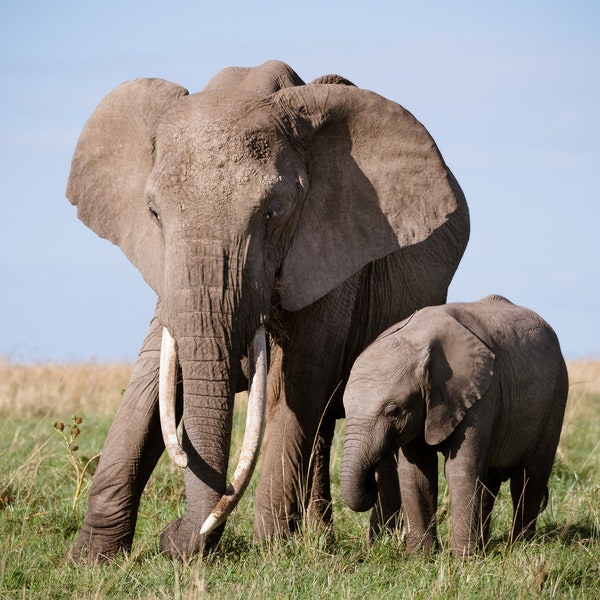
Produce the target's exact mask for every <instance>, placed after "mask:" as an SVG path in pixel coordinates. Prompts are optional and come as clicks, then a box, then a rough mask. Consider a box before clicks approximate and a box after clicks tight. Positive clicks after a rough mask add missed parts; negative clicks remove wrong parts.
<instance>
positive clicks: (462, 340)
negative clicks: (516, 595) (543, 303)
mask: <svg viewBox="0 0 600 600" xmlns="http://www.w3.org/2000/svg"><path fill="white" fill-rule="evenodd" d="M567 392H568V377H567V371H566V367H565V363H564V360H563V357H562V354H561V351H560V346H559V343H558V340H557V338H556V335H555V333H554V331H552V329H551V328H550V327H549V325H548V324H547V323H545V322H544V321H543V320H542V319H541V318H540V317H539V316H538V315H536V314H535V313H533V312H532V311H530V310H528V309H525V308H521V307H519V306H516V305H514V304H512V303H511V302H509V301H508V300H506V299H505V298H502V297H501V296H488V297H486V298H484V299H482V300H480V301H479V302H472V303H453V304H446V305H445V306H436V307H429V308H425V309H423V310H420V311H418V312H417V313H416V314H415V315H413V316H411V317H409V318H408V319H406V320H404V321H403V322H402V323H399V324H398V325H395V326H393V327H391V328H390V329H389V330H388V331H386V332H384V333H383V334H381V336H380V337H379V338H377V340H376V341H375V342H373V344H371V345H370V346H369V347H368V348H367V349H366V350H365V351H364V352H363V353H362V354H361V355H360V356H359V358H358V359H357V360H356V362H355V364H354V366H353V367H352V371H351V374H350V379H349V381H348V384H347V386H346V391H345V394H344V407H345V409H346V439H345V442H344V456H343V460H342V471H341V488H342V496H343V498H344V500H345V502H346V503H347V504H348V505H349V506H350V507H351V508H353V509H355V510H366V509H367V508H369V507H370V506H371V505H372V504H373V502H374V501H375V497H374V493H375V491H376V485H375V482H374V477H373V469H374V467H375V465H376V464H377V462H378V460H379V458H380V457H381V456H383V455H385V454H387V453H388V452H389V450H390V449H391V448H398V447H400V451H399V455H398V470H399V475H400V488H401V493H402V507H403V513H404V516H405V521H406V522H405V526H406V540H407V547H408V550H409V551H410V552H412V551H414V550H415V549H417V548H419V547H421V546H424V547H425V549H426V550H427V551H429V550H430V549H431V547H432V546H433V544H434V542H435V538H436V531H435V511H436V505H437V478H438V469H437V452H438V451H439V452H442V453H443V455H444V457H445V460H446V463H445V472H446V479H447V482H448V490H449V493H450V514H451V520H452V549H453V551H454V552H455V553H456V554H459V555H461V556H463V555H469V554H471V553H472V552H473V551H474V550H475V549H476V548H477V546H478V545H485V543H486V541H487V539H488V535H489V526H490V513H491V510H492V507H493V504H494V499H495V496H496V495H497V493H498V490H499V489H500V484H501V482H502V481H505V480H507V479H509V478H510V490H511V495H512V501H513V507H514V521H513V527H512V534H511V537H512V539H517V538H519V537H521V536H522V535H525V534H531V533H533V532H534V531H535V522H536V518H537V516H538V513H539V511H540V507H541V506H542V504H543V502H544V499H545V498H546V497H547V493H548V489H547V484H548V478H549V476H550V471H551V469H552V463H553V461H554V455H555V452H556V447H557V444H558V440H559V437H560V431H561V426H562V420H563V414H564V409H565V403H566V399H567Z"/></svg>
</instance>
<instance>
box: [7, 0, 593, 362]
mask: <svg viewBox="0 0 600 600" xmlns="http://www.w3.org/2000/svg"><path fill="white" fill-rule="evenodd" d="M217 4H218V6H217ZM271 58H277V59H281V60H284V61H286V62H288V63H289V64H290V65H291V66H292V67H293V68H294V69H295V70H296V71H297V72H298V73H299V75H300V76H301V77H302V78H303V79H304V80H306V81H310V80H311V79H313V78H315V77H317V76H319V75H322V74H325V73H332V72H335V73H339V74H341V75H344V76H346V77H348V78H349V79H351V80H352V81H354V82H355V83H356V84H357V85H359V86H361V87H364V88H368V89H371V90H374V91H376V92H378V93H380V94H382V95H384V96H386V97H388V98H390V99H393V100H395V101H397V102H399V103H400V104H402V105H403V106H405V107H406V108H408V109H409V110H410V111H411V112H412V113H413V114H414V115H415V116H416V117H417V118H418V119H419V120H420V121H421V122H422V123H423V124H424V125H425V126H426V127H427V129H428V130H429V131H430V133H431V134H432V135H433V137H434V139H435V140H436V142H437V144H438V146H439V148H440V150H441V152H442V154H443V155H444V158H445V159H446V162H447V163H448V164H449V165H450V167H451V169H452V170H453V172H454V174H455V175H456V177H457V179H458V180H459V182H460V184H461V186H462V188H463V190H464V192H465V194H466V196H467V201H468V203H469V207H470V211H471V224H472V235H471V240H470V243H469V247H468V248H467V252H466V254H465V257H464V259H463V262H462V263H461V265H460V267H459V269H458V272H457V274H456V277H455V279H454V281H453V283H452V286H451V288H450V297H449V300H474V299H477V298H480V297H482V296H484V295H486V294H488V293H491V292H496V293H501V294H504V295H506V296H507V297H508V298H510V299H511V300H513V301H514V302H516V303H518V304H523V305H525V306H528V307H530V308H533V309H534V310H536V311H537V312H539V313H540V314H541V315H542V316H543V317H545V318H546V319H547V320H548V321H549V322H550V324H551V325H552V326H553V327H554V328H555V329H556V331H557V333H558V335H559V338H560V340H561V343H562V346H563V350H564V353H565V355H566V356H567V358H571V359H575V358H586V357H592V358H600V251H599V250H600V240H599V233H598V232H599V228H600V202H599V201H600V192H599V185H598V173H599V167H600V143H599V141H598V140H599V139H600V117H599V107H600V3H598V2H597V1H596V0H595V1H591V0H590V1H580V0H571V1H569V2H566V1H563V2H553V1H527V0H521V1H519V2H513V1H505V2H501V3H500V2H494V3H491V2H481V1H480V2H460V1H454V2H438V1H428V0H422V1H420V2H418V3H417V2H414V1H411V2H404V1H402V0H400V1H399V0H395V1H379V0H370V1H368V2H352V1H351V0H346V1H345V2H325V0H321V1H320V2H314V1H312V0H304V1H303V2H289V3H288V2H282V1H279V2H259V1H256V2H238V1H228V2H223V3H216V2H200V1H197V2H192V1H184V0H171V1H170V2H168V3H167V2H164V1H163V2H155V1H153V0H146V1H143V2H141V1H140V2H138V1H135V2H134V1H132V2H127V1H124V0H120V1H118V2H117V1H115V0H103V1H102V2H86V1H83V0H78V1H75V0H73V1H66V0H55V1H53V2H46V1H41V0H40V1H33V0H20V1H19V2H11V3H8V2H5V3H3V4H2V6H1V7H0V86H1V93H0V178H1V181H2V185H1V187H0V203H1V208H2V213H1V214H2V217H1V220H0V227H1V232H2V233H1V235H0V275H1V277H2V285H1V286H0V358H6V359H8V360H11V361H14V362H42V361H60V362H65V361H83V360H98V361H121V360H132V359H133V358H134V357H135V356H136V354H137V351H138V349H139V346H140V344H141V342H142V340H143V338H144V335H145V332H146V329H147V325H148V322H149V319H150V317H151V315H152V311H153V306H154V303H155V297H154V294H153V292H152V291H151V290H150V289H149V288H148V287H147V285H146V284H145V283H144V282H143V280H142V278H141V276H140V275H139V274H138V273H137V271H136V270H135V269H134V268H133V266H131V265H130V263H129V262H128V261H127V259H126V258H125V257H124V255H122V254H121V252H120V250H119V249H118V248H116V247H115V246H112V245H111V244H110V243H108V242H106V241H104V240H101V239H99V238H97V237H96V236H95V234H93V233H92V232H91V231H89V230H88V229H87V228H86V227H85V226H83V224H81V223H80V222H79V221H78V220H77V219H76V217H75V210H74V209H73V207H71V205H70V204H69V203H68V201H67V200H66V199H65V197H64V189H65V184H66V180H67V177H68V173H69V168H70V161H71V156H72V153H73V149H74V147H75V144H76V142H77V138H78V136H79V133H80V131H81V129H82V127H83V125H84V123H85V121H86V119H87V118H88V117H89V115H90V114H91V113H92V111H93V110H94V108H95V107H96V105H97V104H98V102H99V101H100V100H101V99H102V97H103V96H104V95H105V94H106V93H108V92H109V91H110V90H111V89H112V88H113V87H115V86H116V85H118V84H119V83H121V82H122V81H125V80H128V79H133V78H136V77H161V78H163V79H167V80H170V81H173V82H176V83H179V84H181V85H183V86H184V87H186V88H187V89H189V90H190V91H192V92H193V91H198V90H200V89H201V88H202V87H203V86H204V84H205V83H206V82H207V81H208V79H210V77H211V76H212V75H213V74H214V73H216V72H217V71H218V70H219V69H221V68H223V67H225V66H229V65H240V66H253V65H258V64H261V63H262V62H264V61H265V60H268V59H271Z"/></svg>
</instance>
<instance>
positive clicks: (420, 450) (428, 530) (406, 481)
mask: <svg viewBox="0 0 600 600" xmlns="http://www.w3.org/2000/svg"><path fill="white" fill-rule="evenodd" d="M398 476H399V479H400V492H401V496H402V512H403V516H404V528H405V531H406V550H407V552H408V553H409V554H410V553H412V552H414V551H415V550H418V549H420V548H423V550H424V551H425V552H426V553H429V552H431V550H432V549H433V547H434V546H435V543H436V539H437V533H436V511H437V496H438V457H437V450H436V449H435V448H433V447H432V446H428V445H427V444H426V443H425V440H424V438H423V436H422V435H421V436H420V437H419V438H417V439H416V440H414V441H413V442H411V443H409V444H407V445H405V446H403V447H402V448H400V450H399V451H398Z"/></svg>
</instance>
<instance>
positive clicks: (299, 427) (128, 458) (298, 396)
mask: <svg viewBox="0 0 600 600" xmlns="http://www.w3.org/2000/svg"><path fill="white" fill-rule="evenodd" d="M67 197H68V199H69V200H70V201H71V203H72V204H74V205H76V206H77V214H78V217H79V218H80V219H81V220H82V221H83V222H84V223H85V224H86V225H87V226H89V227H90V228H91V229H92V230H94V231H95V232H96V233H97V234H98V235H99V236H101V237H104V238H106V239H108V240H110V241H111V242H113V243H115V244H118V245H119V247H120V248H121V249H122V250H123V252H124V253H125V255H126V256H127V257H128V258H129V259H130V260H131V262H132V263H133V264H134V265H135V266H136V267H137V268H138V269H139V271H140V272H141V274H142V275H143V277H144V278H145V280H146V281H147V282H148V284H149V285H150V286H151V287H152V288H153V289H154V290H155V291H156V293H157V296H158V302H157V307H156V312H155V314H154V318H153V319H152V322H151V325H150V331H149V333H148V336H147V338H146V340H145V342H144V344H143V346H142V349H141V352H140V355H139V358H138V360H137V362H136V364H135V366H134V370H133V375H132V377H131V381H130V383H129V385H128V387H127V391H126V393H125V395H124V397H123V399H122V403H121V407H120V409H119V411H118V414H117V416H116V418H115V420H114V423H113V425H112V427H111V429H110V432H109V434H108V437H107V440H106V443H105V446H104V449H103V452H102V458H101V461H100V464H99V466H98V470H97V472H96V474H95V476H94V479H93V482H92V485H91V488H90V491H89V499H88V505H87V511H86V515H85V519H84V523H83V526H82V529H81V531H80V534H79V536H78V538H77V540H76V541H75V543H74V545H73V547H72V549H71V555H72V556H73V557H75V558H84V557H91V558H92V559H94V560H98V559H100V560H102V559H105V558H106V557H109V556H111V555H113V554H115V553H116V552H118V551H119V550H121V549H128V548H130V546H131V544H132V541H133V534H134V529H135V523H136V515H137V509H138V504H139V499H140V495H141V493H142V491H143V489H144V486H145V485H146V482H147V480H148V477H149V476H150V474H151V472H152V470H153V468H154V466H155V464H156V462H157V460H158V458H159V457H160V455H161V453H162V452H163V450H164V447H165V446H164V443H163V439H162V435H161V425H160V421H159V409H158V400H157V398H158V396H159V387H160V384H159V370H160V369H159V362H160V360H161V339H162V340H164V339H165V338H166V339H169V340H170V342H169V343H172V344H173V346H172V347H174V348H175V349H176V353H177V362H176V365H177V367H176V368H177V378H178V384H177V386H176V396H175V397H176V418H177V419H182V420H183V433H182V441H181V444H182V447H183V450H184V452H185V454H186V455H187V458H186V460H187V466H186V467H185V469H184V479H185V488H186V503H185V511H184V513H183V516H182V517H181V518H179V519H177V520H176V521H174V522H172V523H171V524H169V525H168V526H167V527H166V529H165V530H164V532H163V534H162V536H161V548H162V550H163V551H164V552H166V553H169V554H171V555H173V556H189V555H191V554H193V553H195V552H200V551H206V550H207V549H209V548H211V547H213V546H214V545H215V543H216V542H217V541H218V539H219V537H220V535H221V533H222V530H223V525H224V523H223V522H221V521H222V519H223V518H224V517H223V516H221V517H220V520H218V521H214V522H215V523H217V526H216V528H214V530H212V531H208V530H207V531H205V530H204V529H203V523H205V522H207V519H208V518H209V516H210V515H212V514H213V513H211V511H213V509H214V508H215V505H217V504H219V503H220V502H221V501H222V500H223V499H224V498H225V499H227V497H228V494H230V493H231V492H232V490H231V488H230V489H228V487H227V483H226V479H227V464H228V458H229V451H230V448H229V446H230V435H231V424H232V412H233V403H234V397H235V392H236V391H239V390H243V389H246V388H247V386H248V383H247V379H248V369H247V368H246V366H245V365H246V364H247V360H246V358H247V354H248V352H247V347H248V345H249V344H250V343H251V340H252V339H253V336H254V335H255V332H257V331H259V330H260V328H261V326H263V325H264V326H265V327H266V330H267V334H268V343H269V371H268V383H267V389H268V407H267V428H266V432H265V438H264V441H263V446H262V464H261V470H260V478H259V481H258V485H257V492H256V495H255V499H254V505H255V525H254V529H255V538H256V539H257V540H262V539H268V538H270V537H271V536H273V535H276V534H277V535H279V534H286V533H287V532H290V531H293V530H294V528H295V527H296V526H297V523H298V520H299V519H300V518H301V516H302V515H306V514H308V515H309V517H314V518H315V519H316V520H317V521H320V522H326V523H328V522H330V519H331V509H330V500H331V498H330V491H329V447H330V444H331V439H332V436H333V430H334V424H335V419H336V418H337V417H340V416H342V415H343V412H342V403H341V399H342V391H343V386H340V385H339V384H340V381H342V380H343V379H344V378H345V377H347V375H348V373H349V370H350V366H351V365H352V363H353V361H354V359H355V358H356V357H357V356H358V354H359V353H360V351H361V350H362V349H363V348H364V347H365V346H366V345H367V344H368V343H369V342H370V341H372V340H373V339H375V337H376V336H377V335H378V334H379V333H381V332H382V331H383V330H384V329H386V328H387V327H389V326H390V325H392V323H395V322H397V321H398V320H400V319H402V318H405V317H407V316H408V315H409V314H411V313H413V312H414V311H415V310H416V309H418V308H420V307H423V306H426V305H432V304H440V303H444V302H445V301H446V293H447V288H448V285H449V284H450V281H451V279H452V277H453V275H454V272H455V270H456V268H457V266H458V263H459V261H460V259H461V257H462V255H463V252H464V250H465V247H466V244H467V241H468V237H469V215H468V209H467V205H466V202H465V199H464V196H463V193H462V191H461V189H460V187H459V185H458V183H457V182H456V180H455V178H454V177H453V175H452V173H451V172H450V170H449V169H448V168H447V166H446V165H445V163H444V161H443V159H442V157H441V155H440V153H439V151H438V149H437V147H436V145H435V143H434V141H433V140H432V138H431V136H430V135H429V134H428V132H427V131H426V130H425V128H424V127H423V126H422V125H421V124H420V123H419V122H418V121H417V120H416V119H415V118H414V117H413V116H412V115H411V114H410V113H409V112H408V111H406V110H405V109H403V108H402V107H401V106H399V105H398V104H396V103H395V102H392V101H390V100H387V99H385V98H383V97H381V96H379V95H377V94H376V93H374V92H371V91H367V90H364V89H360V88H358V87H356V86H355V85H353V84H351V83H350V82H349V81H347V80H345V79H344V78H342V77H339V76H336V75H331V76H324V77H321V78H319V79H317V80H315V81H314V82H312V83H310V84H305V83H304V82H303V81H302V80H301V79H300V77H299V76H298V75H297V74H296V73H295V72H294V71H293V70H292V69H291V68H290V67H289V66H287V65H286V64H284V63H281V62H278V61H269V62H267V63H265V64H263V65H261V66H259V67H256V68H229V69H225V70H224V71H221V72H220V73H218V74H217V75H216V76H215V77H214V79H212V80H211V81H210V82H209V83H208V85H207V86H206V88H205V89H204V90H203V91H201V92H199V93H195V94H189V93H188V91H187V90H185V89H184V88H182V87H180V86H179V85H176V84H174V83H169V82H167V81H164V80H160V79H138V80H134V81H129V82H126V83H123V84H122V85H120V86H118V87H117V88H115V89H114V90H113V91H112V92H110V93H109V94H108V95H107V96H106V98H104V100H102V102H101V103H100V104H99V105H98V107H97V108H96V110H95V111H94V113H93V114H92V116H91V117H90V119H89V120H88V122H87V124H86V125H85V128H84V130H83V132H82V134H81V136H80V139H79V141H78V144H77V147H76V150H75V153H74V156H73V161H72V167H71V174H70V178H69V182H68V186H67ZM250 370H251V369H250ZM167 387H168V386H167ZM167 437H168V436H167ZM167 447H168V446H167ZM311 457H312V458H311ZM251 462H252V464H254V463H255V462H256V460H255V458H253V459H252V461H251ZM182 464H186V463H185V461H184V462H183V463H182ZM309 465H310V468H309ZM249 472H250V473H251V468H250V471H249ZM233 487H235V486H233ZM393 488H394V484H393V482H392V484H391V486H390V489H391V490H392V493H393ZM396 488H397V481H396ZM234 491H235V490H234ZM237 491H238V492H239V489H238V490H237ZM237 495H238V496H239V494H237ZM394 503H395V501H394V500H391V501H390V503H389V504H388V505H391V506H393V505H394ZM230 509H231V507H230V508H229V509H228V510H230ZM396 509H397V505H396ZM223 514H227V513H223Z"/></svg>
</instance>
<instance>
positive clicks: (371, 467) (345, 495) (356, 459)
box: [340, 419, 381, 512]
mask: <svg viewBox="0 0 600 600" xmlns="http://www.w3.org/2000/svg"><path fill="white" fill-rule="evenodd" d="M365 429H367V428H364V427H363V428H361V427H360V426H358V425H357V424H353V423H352V422H348V419H347V424H346V437H345V440H344V453H343V458H342V466H341V470H340V490H341V493H342V499H343V500H344V502H345V503H346V504H347V505H348V506H349V507H350V508H351V509H352V510H355V511H357V512H363V511H366V510H369V509H370V508H372V507H373V505H374V504H375V502H376V501H377V481H376V478H375V468H376V466H377V464H378V463H379V461H380V460H381V453H380V452H377V451H374V449H373V448H372V444H373V440H372V439H370V437H369V436H368V435H367V434H365Z"/></svg>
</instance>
